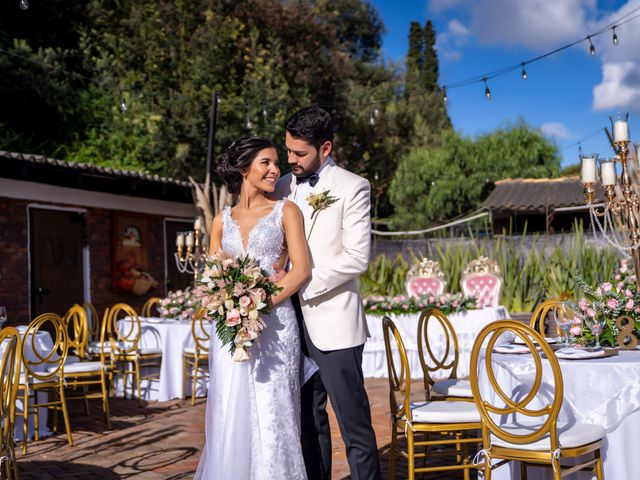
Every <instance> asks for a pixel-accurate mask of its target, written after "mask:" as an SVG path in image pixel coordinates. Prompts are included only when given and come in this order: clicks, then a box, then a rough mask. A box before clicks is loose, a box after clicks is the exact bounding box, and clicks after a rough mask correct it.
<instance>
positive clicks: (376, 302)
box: [363, 293, 477, 315]
mask: <svg viewBox="0 0 640 480" xmlns="http://www.w3.org/2000/svg"><path fill="white" fill-rule="evenodd" d="M363 303H364V309H365V312H366V313H369V314H372V315H387V314H389V313H395V314H399V313H419V312H421V311H423V310H425V309H429V308H439V309H440V310H442V312H443V313H444V314H445V315H449V314H452V313H459V312H464V311H466V310H470V309H474V308H477V306H476V299H475V298H474V297H465V296H463V295H462V294H461V293H457V294H452V293H445V294H442V295H423V296H420V297H408V296H406V295H396V296H379V295H378V296H371V297H365V298H364V299H363Z"/></svg>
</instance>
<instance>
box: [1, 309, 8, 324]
mask: <svg viewBox="0 0 640 480" xmlns="http://www.w3.org/2000/svg"><path fill="white" fill-rule="evenodd" d="M6 321H7V309H6V308H5V307H3V306H2V305H0V328H1V327H2V325H3V324H4V322H6Z"/></svg>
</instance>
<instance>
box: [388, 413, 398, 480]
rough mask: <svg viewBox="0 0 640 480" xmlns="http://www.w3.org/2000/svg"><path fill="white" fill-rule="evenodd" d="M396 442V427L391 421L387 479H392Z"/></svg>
mask: <svg viewBox="0 0 640 480" xmlns="http://www.w3.org/2000/svg"><path fill="white" fill-rule="evenodd" d="M397 444H398V427H397V425H396V422H395V421H393V422H391V447H390V449H389V480H394V477H393V473H394V469H395V466H396V448H397Z"/></svg>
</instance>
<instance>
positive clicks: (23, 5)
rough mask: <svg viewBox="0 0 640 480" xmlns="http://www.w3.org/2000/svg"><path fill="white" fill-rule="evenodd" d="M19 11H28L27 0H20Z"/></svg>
mask: <svg viewBox="0 0 640 480" xmlns="http://www.w3.org/2000/svg"><path fill="white" fill-rule="evenodd" d="M19 5H20V9H21V10H29V1H28V0H20V2H19Z"/></svg>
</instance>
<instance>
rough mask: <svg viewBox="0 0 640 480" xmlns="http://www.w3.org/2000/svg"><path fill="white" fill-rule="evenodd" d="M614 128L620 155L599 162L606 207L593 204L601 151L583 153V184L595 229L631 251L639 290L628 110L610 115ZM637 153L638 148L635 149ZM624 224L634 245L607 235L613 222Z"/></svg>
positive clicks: (638, 229) (639, 214)
mask: <svg viewBox="0 0 640 480" xmlns="http://www.w3.org/2000/svg"><path fill="white" fill-rule="evenodd" d="M610 119H611V124H612V131H613V143H614V145H615V148H616V151H617V154H616V155H615V156H614V157H613V158H611V159H605V160H601V161H600V182H601V184H602V186H603V187H604V192H605V199H604V206H601V207H596V206H595V205H594V201H595V196H596V183H597V178H596V177H597V169H596V162H597V161H598V154H595V153H592V154H587V155H580V158H581V160H582V185H583V187H584V193H585V197H586V200H587V205H589V210H590V213H591V219H592V223H594V225H593V228H594V231H595V232H597V230H598V229H599V230H600V231H601V233H602V235H603V236H604V237H605V239H606V240H607V241H608V242H609V243H611V244H612V245H614V246H615V247H617V248H618V249H619V250H621V251H624V252H629V253H630V254H631V257H632V259H633V266H634V268H635V273H636V285H637V286H638V288H639V289H640V226H639V221H638V220H639V219H640V208H639V207H640V199H639V198H638V195H637V194H636V192H635V190H634V188H633V183H632V177H631V175H632V174H631V171H630V165H629V163H630V161H632V160H633V158H634V157H633V156H632V155H630V150H629V143H630V142H629V128H628V113H622V114H614V115H612V116H611V117H610ZM636 153H637V149H636ZM636 156H637V155H636ZM617 164H619V165H620V176H619V177H618V176H617V174H616V165H617ZM612 216H613V218H615V220H616V223H617V224H618V225H624V226H625V227H626V229H627V230H628V231H629V240H630V241H631V245H629V246H623V245H619V244H618V243H617V241H616V240H615V238H612V237H611V236H608V235H607V227H610V228H611V230H612V231H613V229H614V224H613V222H612V221H611V217H612ZM599 219H602V220H603V223H600V220H599Z"/></svg>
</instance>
